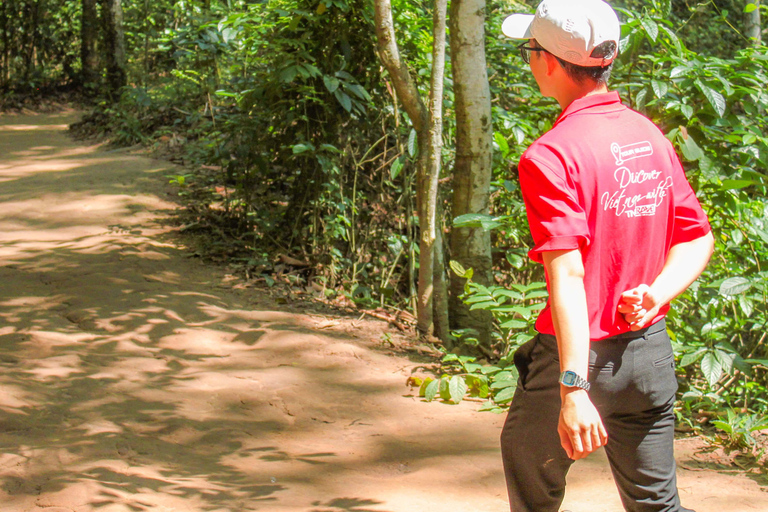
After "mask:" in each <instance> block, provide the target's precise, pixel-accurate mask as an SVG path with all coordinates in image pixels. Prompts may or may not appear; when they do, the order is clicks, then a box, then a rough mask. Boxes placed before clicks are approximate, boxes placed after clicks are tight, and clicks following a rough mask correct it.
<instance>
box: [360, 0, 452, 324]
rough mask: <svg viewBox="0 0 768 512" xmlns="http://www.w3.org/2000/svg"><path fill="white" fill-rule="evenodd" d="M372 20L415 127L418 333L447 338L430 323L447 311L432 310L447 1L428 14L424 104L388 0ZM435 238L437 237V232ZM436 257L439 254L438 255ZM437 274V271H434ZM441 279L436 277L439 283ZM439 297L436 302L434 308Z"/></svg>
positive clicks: (378, 0) (380, 0)
mask: <svg viewBox="0 0 768 512" xmlns="http://www.w3.org/2000/svg"><path fill="white" fill-rule="evenodd" d="M374 9H375V10H374V23H375V26H376V38H377V43H378V50H379V57H380V58H381V61H382V63H383V64H384V67H385V68H386V69H387V71H388V72H389V75H390V77H391V79H392V83H393V85H394V86H395V91H396V92H397V96H398V98H399V99H400V101H402V103H403V108H404V109H405V111H406V113H407V114H408V117H409V118H410V119H411V123H412V124H413V127H414V129H415V130H416V134H417V140H418V147H419V159H418V179H417V185H416V190H417V202H418V205H417V211H418V216H419V230H420V232H421V235H420V240H419V284H418V292H417V295H418V297H417V308H416V309H417V314H416V317H417V329H418V330H419V332H420V333H421V334H433V333H439V334H441V335H442V334H443V333H444V335H445V336H446V338H447V333H448V326H447V325H442V324H441V325H440V326H439V327H438V328H437V329H436V328H435V318H437V320H438V321H440V322H446V323H447V314H444V313H442V312H441V311H439V312H438V314H437V315H435V300H434V298H435V292H436V290H435V284H436V283H435V279H434V277H435V275H436V273H438V272H443V273H444V269H443V268H441V266H440V262H442V257H440V258H439V259H438V258H436V251H437V250H440V251H442V243H440V244H438V243H437V240H438V239H439V237H438V234H437V231H436V230H437V197H438V195H437V191H438V180H439V178H440V169H441V165H442V161H441V160H442V159H441V155H442V136H443V108H442V105H443V81H444V76H445V40H446V12H447V0H435V8H434V15H433V34H434V42H433V47H432V78H431V86H430V100H429V109H427V108H426V107H425V106H424V102H423V100H422V99H421V96H420V95H419V92H418V89H417V88H416V84H415V83H414V81H413V78H412V76H411V74H410V72H409V71H408V67H407V66H406V64H405V62H404V61H403V60H402V59H401V58H400V51H399V49H398V46H397V41H396V39H395V29H394V22H393V20H392V5H391V2H390V0H375V2H374ZM440 238H441V237H440ZM440 256H442V255H440ZM437 275H438V277H439V276H440V274H437ZM442 282H443V279H439V278H438V280H437V285H438V286H440V285H441V283H442ZM440 304H443V301H438V307H439V305H440Z"/></svg>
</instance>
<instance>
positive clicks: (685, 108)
mask: <svg viewBox="0 0 768 512" xmlns="http://www.w3.org/2000/svg"><path fill="white" fill-rule="evenodd" d="M680 112H682V113H683V115H684V116H685V118H686V119H690V118H691V117H693V107H692V106H690V105H680Z"/></svg>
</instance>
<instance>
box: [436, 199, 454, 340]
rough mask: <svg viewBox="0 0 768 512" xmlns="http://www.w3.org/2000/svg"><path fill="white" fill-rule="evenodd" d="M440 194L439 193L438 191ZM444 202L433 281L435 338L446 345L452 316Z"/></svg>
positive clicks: (441, 209)
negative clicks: (444, 237) (448, 281)
mask: <svg viewBox="0 0 768 512" xmlns="http://www.w3.org/2000/svg"><path fill="white" fill-rule="evenodd" d="M438 193H439V191H438ZM442 204H443V200H442V198H441V197H440V196H438V198H437V207H438V208H437V219H438V221H437V226H436V230H435V234H436V236H435V266H434V268H433V269H432V270H433V272H432V276H433V277H432V279H433V281H434V283H435V298H434V307H433V310H434V314H435V336H437V337H438V338H439V339H441V340H442V341H443V342H444V343H447V342H448V341H449V340H450V336H451V332H450V331H451V326H450V315H449V312H448V302H449V298H448V284H447V282H446V281H447V279H446V277H445V273H446V270H447V269H446V266H445V244H444V243H443V222H441V221H440V219H442V218H443V210H444V209H443V208H442Z"/></svg>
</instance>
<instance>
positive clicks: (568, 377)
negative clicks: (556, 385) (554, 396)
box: [563, 372, 576, 386]
mask: <svg viewBox="0 0 768 512" xmlns="http://www.w3.org/2000/svg"><path fill="white" fill-rule="evenodd" d="M563 384H565V385H566V386H573V385H574V384H576V374H575V373H574V372H564V373H563Z"/></svg>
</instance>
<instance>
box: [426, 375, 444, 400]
mask: <svg viewBox="0 0 768 512" xmlns="http://www.w3.org/2000/svg"><path fill="white" fill-rule="evenodd" d="M438 389H440V380H439V379H438V380H430V382H429V383H428V384H427V387H426V388H425V389H424V398H426V400H427V402H431V401H432V400H434V399H435V397H436V396H437V391H438Z"/></svg>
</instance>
